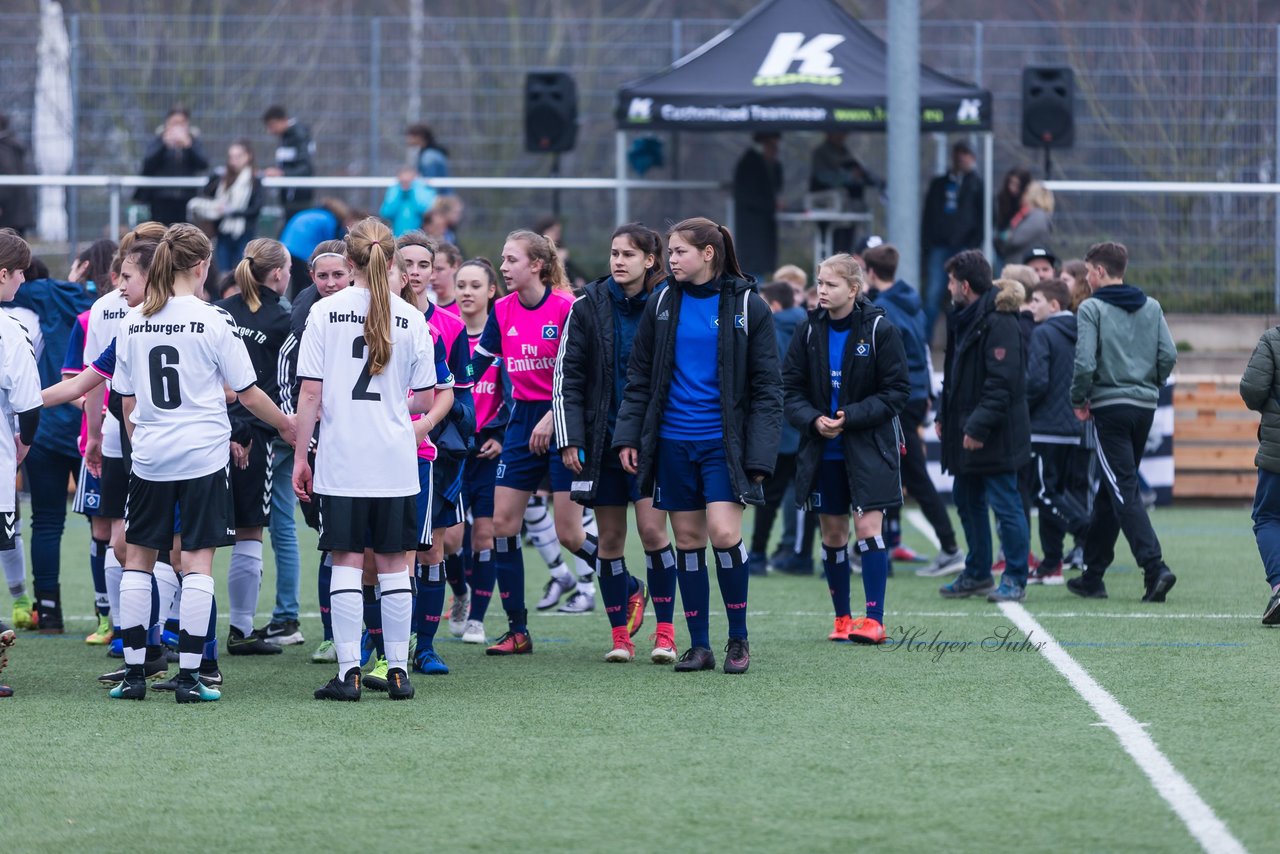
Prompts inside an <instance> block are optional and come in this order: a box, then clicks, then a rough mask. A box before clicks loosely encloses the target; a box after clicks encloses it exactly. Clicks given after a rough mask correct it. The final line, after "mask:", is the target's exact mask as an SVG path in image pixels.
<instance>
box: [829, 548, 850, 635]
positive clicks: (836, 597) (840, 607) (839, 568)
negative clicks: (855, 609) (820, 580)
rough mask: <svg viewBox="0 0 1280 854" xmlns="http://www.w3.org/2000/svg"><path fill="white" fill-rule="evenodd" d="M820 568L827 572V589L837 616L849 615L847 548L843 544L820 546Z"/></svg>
mask: <svg viewBox="0 0 1280 854" xmlns="http://www.w3.org/2000/svg"><path fill="white" fill-rule="evenodd" d="M822 568H823V569H824V570H826V573H827V590H828V591H829V592H830V593H831V604H832V605H833V606H835V609H836V616H837V617H848V616H850V613H849V612H850V609H849V585H850V577H849V576H850V570H849V550H848V548H846V547H844V546H827V545H824V546H823V547H822Z"/></svg>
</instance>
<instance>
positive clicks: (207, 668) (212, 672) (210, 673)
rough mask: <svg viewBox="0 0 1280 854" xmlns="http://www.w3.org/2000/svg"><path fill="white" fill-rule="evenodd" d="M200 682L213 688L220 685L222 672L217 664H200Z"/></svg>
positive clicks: (207, 662) (213, 662) (214, 662)
mask: <svg viewBox="0 0 1280 854" xmlns="http://www.w3.org/2000/svg"><path fill="white" fill-rule="evenodd" d="M200 681H201V682H203V683H204V684H206V685H212V686H214V687H215V688H217V687H220V686H221V685H222V671H221V670H219V669H218V662H216V661H202V662H200Z"/></svg>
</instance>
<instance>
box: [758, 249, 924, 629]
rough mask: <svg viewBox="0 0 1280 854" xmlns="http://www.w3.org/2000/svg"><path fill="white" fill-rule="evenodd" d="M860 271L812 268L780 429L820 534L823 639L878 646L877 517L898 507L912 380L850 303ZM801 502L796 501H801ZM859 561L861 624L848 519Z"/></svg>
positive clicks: (893, 346) (880, 520) (871, 310)
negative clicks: (812, 294) (790, 435)
mask: <svg viewBox="0 0 1280 854" xmlns="http://www.w3.org/2000/svg"><path fill="white" fill-rule="evenodd" d="M863 286H864V278H863V272H862V265H861V264H859V263H858V261H857V260H856V259H854V258H853V257H852V256H851V255H836V256H833V257H831V258H828V259H827V260H826V261H824V262H823V263H822V266H821V267H819V268H818V300H819V308H818V310H817V311H815V312H813V314H811V315H810V317H809V319H808V320H807V321H805V322H804V323H802V324H800V326H799V328H797V329H796V333H795V335H794V336H793V337H792V339H791V348H790V349H789V350H788V351H787V359H786V364H785V366H784V368H783V376H782V385H783V395H784V407H785V412H786V416H787V420H788V421H790V422H791V423H792V425H794V426H795V427H796V429H798V430H800V431H801V438H800V452H799V454H798V455H797V457H796V498H797V501H805V500H806V499H807V509H810V510H813V511H816V512H817V513H818V514H819V515H818V520H819V523H820V524H821V526H822V553H823V564H824V565H825V568H826V573H827V582H828V584H829V585H830V591H831V602H832V604H833V605H834V606H835V612H836V622H835V629H834V630H833V631H832V633H831V634H830V635H829V636H828V639H829V640H844V639H846V638H847V639H848V640H851V641H853V642H854V643H865V644H881V643H884V640H885V631H884V594H885V587H886V581H887V579H888V577H889V552H888V551H887V549H886V546H885V540H884V537H883V535H882V528H883V525H884V511H885V509H887V508H889V507H897V506H899V505H901V504H902V479H901V477H900V474H899V471H900V464H901V459H902V449H903V441H902V429H901V427H900V426H899V423H898V414H899V413H900V412H902V410H903V408H904V407H905V406H906V405H907V398H908V397H909V396H910V394H911V380H910V377H909V374H908V372H907V356H906V351H905V350H904V349H903V346H902V336H901V334H900V333H899V331H898V329H897V328H896V327H895V326H894V325H893V324H892V323H890V322H889V321H888V320H886V319H885V313H884V309H882V308H880V307H879V306H876V305H873V304H872V303H870V302H867V301H865V300H859V299H858V297H859V296H860V295H861V292H862V289H863ZM802 496H803V497H802ZM851 511H852V512H853V513H854V514H856V516H855V521H854V526H855V529H856V534H857V537H858V553H859V554H860V555H861V557H862V588H863V592H864V593H865V594H866V601H867V610H866V616H865V617H864V618H861V619H858V620H854V619H853V617H852V614H851V613H850V606H849V573H850V570H849V514H850V512H851Z"/></svg>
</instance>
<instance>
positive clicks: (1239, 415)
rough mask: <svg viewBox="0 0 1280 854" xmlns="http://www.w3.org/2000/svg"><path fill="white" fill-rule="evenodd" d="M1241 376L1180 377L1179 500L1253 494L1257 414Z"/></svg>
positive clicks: (1176, 399)
mask: <svg viewBox="0 0 1280 854" xmlns="http://www.w3.org/2000/svg"><path fill="white" fill-rule="evenodd" d="M1239 386H1240V378H1239V377H1230V376H1180V377H1178V378H1177V385H1176V386H1175V387H1174V391H1173V417H1174V422H1173V465H1174V472H1175V473H1174V478H1173V494H1174V497H1175V498H1252V497H1253V492H1254V487H1255V486H1256V485H1257V469H1255V468H1254V465H1253V457H1254V454H1255V453H1257V450H1258V420H1259V416H1258V413H1256V412H1251V411H1250V410H1249V409H1247V408H1245V405H1244V401H1243V400H1241V399H1240V392H1239Z"/></svg>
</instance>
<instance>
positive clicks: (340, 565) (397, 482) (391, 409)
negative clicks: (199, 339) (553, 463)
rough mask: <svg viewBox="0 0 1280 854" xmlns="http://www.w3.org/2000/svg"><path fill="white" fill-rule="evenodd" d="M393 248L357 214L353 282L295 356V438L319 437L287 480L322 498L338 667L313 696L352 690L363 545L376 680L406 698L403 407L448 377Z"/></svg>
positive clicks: (410, 448) (304, 494) (408, 467)
mask: <svg viewBox="0 0 1280 854" xmlns="http://www.w3.org/2000/svg"><path fill="white" fill-rule="evenodd" d="M395 251H396V246H395V240H394V238H393V237H392V234H391V229H389V228H387V226H386V224H384V223H383V222H382V221H380V220H377V219H373V218H369V219H365V220H362V221H360V222H359V223H357V224H356V225H355V226H354V227H353V228H352V229H351V233H350V234H349V235H348V236H347V257H348V259H349V260H350V261H351V266H352V271H353V275H354V279H355V286H354V287H350V288H347V289H345V290H342V291H339V292H338V293H335V294H334V295H333V296H330V297H326V298H325V299H323V300H320V301H319V302H317V303H315V305H313V306H312V308H311V313H310V315H309V316H308V319H307V331H306V335H305V336H304V337H303V339H302V344H301V352H300V353H299V356H298V376H299V378H301V379H302V391H301V393H300V395H299V400H298V416H297V417H298V424H299V425H300V427H299V430H298V445H297V447H299V448H306V447H308V446H309V445H310V443H311V439H312V436H313V435H314V434H315V431H316V422H317V420H318V421H319V422H320V427H321V431H320V432H321V435H322V437H323V438H322V440H321V441H320V443H319V445H318V447H317V449H316V458H315V473H314V477H313V474H312V469H311V465H310V463H309V462H308V460H307V456H306V454H301V453H295V454H294V463H293V488H294V492H295V493H296V494H297V496H298V498H300V499H301V500H302V501H304V502H310V501H312V500H313V495H314V500H316V501H317V502H318V503H319V510H320V518H321V519H322V520H323V523H322V524H321V526H320V550H321V551H327V552H330V555H331V559H332V564H333V568H332V574H331V581H330V588H329V595H330V619H331V622H332V627H333V642H334V649H335V652H336V654H337V659H338V673H337V676H336V677H335V678H333V679H331V680H329V682H328V683H327V684H325V685H324V686H322V687H321V688H319V689H317V690H316V692H315V697H316V699H317V700H348V701H352V700H358V699H359V698H360V679H361V674H360V626H361V620H362V617H363V616H364V608H363V603H364V596H363V595H362V586H363V582H364V571H363V569H364V566H365V550H366V548H368V549H369V550H371V551H372V552H373V555H372V558H373V559H372V564H373V568H374V570H375V571H376V574H377V579H376V580H377V583H378V584H379V585H381V588H382V596H381V606H380V613H381V618H382V638H383V646H384V650H385V653H384V654H385V657H386V659H387V675H386V684H385V687H386V689H387V691H388V692H389V696H390V697H391V699H393V700H404V699H409V698H410V697H412V696H413V686H412V685H411V684H410V683H409V676H408V658H409V629H410V617H411V613H412V607H413V606H412V595H411V585H410V580H409V568H408V566H407V565H406V561H405V557H406V552H412V551H416V550H417V547H418V543H419V539H420V538H419V531H418V529H417V525H416V524H415V523H416V516H417V506H416V505H417V497H418V492H419V481H418V466H417V464H416V459H415V453H414V449H415V448H416V447H417V446H418V444H419V442H420V440H421V438H423V437H420V436H417V435H416V434H415V430H414V425H413V422H412V421H411V420H410V415H411V414H412V413H425V412H428V411H429V410H430V409H431V405H432V403H433V401H434V398H435V389H436V388H437V387H440V388H445V389H451V386H452V377H449V376H447V372H446V376H445V377H444V378H441V377H440V376H438V374H437V369H436V363H435V358H434V346H433V342H432V339H431V334H430V332H429V331H428V328H427V321H426V319H425V318H424V317H423V316H422V312H420V311H418V310H417V308H416V307H415V306H412V305H410V304H409V303H407V302H405V301H404V300H402V299H401V298H400V297H398V296H396V295H394V294H392V293H391V289H390V288H391V283H390V279H389V277H388V270H389V268H390V266H391V264H392V263H394V254H395ZM406 390H409V391H411V392H412V395H411V396H410V395H406ZM450 393H451V391H450ZM370 581H371V582H372V579H370ZM370 592H372V591H370Z"/></svg>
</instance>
